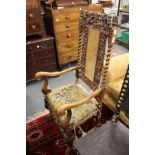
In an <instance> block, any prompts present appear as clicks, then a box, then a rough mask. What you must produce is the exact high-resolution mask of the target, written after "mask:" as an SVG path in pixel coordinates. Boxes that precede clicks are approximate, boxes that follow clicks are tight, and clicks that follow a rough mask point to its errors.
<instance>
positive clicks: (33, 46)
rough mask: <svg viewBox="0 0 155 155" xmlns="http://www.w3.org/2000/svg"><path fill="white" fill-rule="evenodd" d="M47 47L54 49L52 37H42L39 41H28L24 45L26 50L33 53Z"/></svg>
mask: <svg viewBox="0 0 155 155" xmlns="http://www.w3.org/2000/svg"><path fill="white" fill-rule="evenodd" d="M48 48H52V49H54V43H53V39H52V40H51V39H50V40H49V39H47V40H46V39H44V40H39V41H33V42H28V43H27V45H26V52H27V53H33V52H36V51H40V50H44V49H45V50H46V49H48Z"/></svg>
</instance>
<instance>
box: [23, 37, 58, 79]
mask: <svg viewBox="0 0 155 155" xmlns="http://www.w3.org/2000/svg"><path fill="white" fill-rule="evenodd" d="M56 70H57V61H56V55H55V48H54V38H53V37H50V38H46V39H39V40H34V41H31V42H27V44H26V80H27V81H29V80H33V79H34V75H35V73H36V72H39V71H56Z"/></svg>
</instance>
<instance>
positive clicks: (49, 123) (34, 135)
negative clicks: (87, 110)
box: [26, 108, 109, 155]
mask: <svg viewBox="0 0 155 155" xmlns="http://www.w3.org/2000/svg"><path fill="white" fill-rule="evenodd" d="M103 109H105V108H103ZM103 114H104V115H105V116H108V114H109V112H108V113H107V111H106V110H105V112H103ZM105 116H102V120H104V119H103V118H105ZM103 123H104V121H103ZM93 126H94V124H93V119H90V120H88V121H87V122H86V123H85V124H84V125H82V126H81V127H82V129H83V130H84V131H85V132H87V131H88V130H90V129H92V128H93ZM76 132H77V135H78V137H80V136H81V135H80V133H79V132H78V130H77V131H76ZM60 135H61V134H60V133H59V129H58V128H57V125H56V123H55V122H54V121H53V120H52V118H51V117H50V114H49V113H48V112H46V113H44V114H42V115H40V116H38V117H36V118H33V119H31V120H29V121H27V123H26V148H27V149H26V155H65V151H66V149H67V145H66V144H63V143H62V140H61V139H62V137H61V136H60Z"/></svg>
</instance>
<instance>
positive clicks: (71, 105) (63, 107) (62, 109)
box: [57, 89, 102, 115]
mask: <svg viewBox="0 0 155 155" xmlns="http://www.w3.org/2000/svg"><path fill="white" fill-rule="evenodd" d="M101 92H102V89H97V90H95V91H93V92H92V93H91V94H90V95H89V96H87V97H86V98H84V99H82V100H81V101H79V102H75V103H69V104H64V105H61V106H60V107H59V108H58V110H57V114H58V115H61V114H63V113H64V112H65V111H66V110H69V109H72V108H75V107H78V106H80V105H82V104H84V103H86V102H88V101H89V100H91V99H92V98H93V97H95V96H96V95H98V94H100V93H101Z"/></svg>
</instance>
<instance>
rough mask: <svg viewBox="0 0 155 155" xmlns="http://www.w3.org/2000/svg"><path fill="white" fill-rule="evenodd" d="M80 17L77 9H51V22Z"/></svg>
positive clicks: (72, 19)
mask: <svg viewBox="0 0 155 155" xmlns="http://www.w3.org/2000/svg"><path fill="white" fill-rule="evenodd" d="M79 18H80V14H79V10H73V12H70V10H69V11H68V9H64V10H60V11H59V12H58V11H57V10H56V11H55V10H54V11H53V22H54V23H60V22H68V21H78V20H79Z"/></svg>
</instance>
